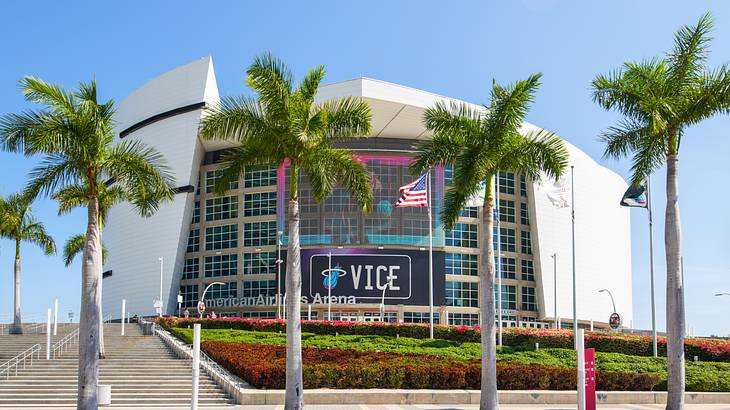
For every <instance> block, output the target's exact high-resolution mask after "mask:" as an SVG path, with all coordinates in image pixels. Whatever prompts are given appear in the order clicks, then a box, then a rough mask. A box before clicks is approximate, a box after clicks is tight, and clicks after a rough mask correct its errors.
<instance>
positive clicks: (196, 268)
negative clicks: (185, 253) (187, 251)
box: [182, 258, 200, 280]
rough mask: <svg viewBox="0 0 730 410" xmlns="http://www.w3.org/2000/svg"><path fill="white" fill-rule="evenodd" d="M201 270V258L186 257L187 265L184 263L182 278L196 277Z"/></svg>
mask: <svg viewBox="0 0 730 410" xmlns="http://www.w3.org/2000/svg"><path fill="white" fill-rule="evenodd" d="M199 272H200V259H199V258H187V259H185V265H183V274H182V280H186V279H196V278H197V277H198V273H199Z"/></svg>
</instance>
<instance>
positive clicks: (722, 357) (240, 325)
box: [161, 318, 730, 362]
mask: <svg viewBox="0 0 730 410" xmlns="http://www.w3.org/2000/svg"><path fill="white" fill-rule="evenodd" d="M193 323H200V324H201V326H202V327H203V328H205V329H238V330H250V331H261V332H285V331H286V323H285V321H283V320H275V319H241V318H221V319H202V320H200V319H178V318H162V319H161V324H162V325H163V326H164V327H166V328H168V329H169V328H171V327H177V326H180V327H187V326H189V325H192V324H193ZM302 331H303V332H308V333H314V334H329V335H334V334H336V333H339V334H343V335H344V334H346V335H381V336H394V337H395V336H396V335H400V336H403V337H412V338H419V339H422V338H428V337H429V332H428V325H426V324H419V323H378V322H338V321H316V320H312V321H306V320H305V321H302ZM434 337H436V338H437V339H447V340H454V341H460V342H477V343H478V342H479V341H480V335H479V327H478V326H446V325H439V326H435V327H434ZM503 343H504V344H505V345H506V346H512V347H517V348H526V349H532V348H534V347H535V343H540V346H541V347H555V348H564V349H572V348H573V335H572V332H571V331H570V330H554V329H524V328H508V329H505V331H504V332H503ZM585 343H586V347H589V348H590V347H592V348H595V349H596V350H597V351H599V352H612V353H624V354H628V355H634V356H651V355H652V340H651V337H650V336H638V335H627V334H614V333H606V332H589V333H586V342H585ZM657 344H658V348H659V354H660V355H662V356H666V347H667V344H666V338H664V337H660V338H659V339H658V342H657ZM695 356H697V358H698V359H699V360H702V361H714V362H730V341H728V340H721V339H686V340H685V357H686V358H687V359H688V360H693V359H694V357H695Z"/></svg>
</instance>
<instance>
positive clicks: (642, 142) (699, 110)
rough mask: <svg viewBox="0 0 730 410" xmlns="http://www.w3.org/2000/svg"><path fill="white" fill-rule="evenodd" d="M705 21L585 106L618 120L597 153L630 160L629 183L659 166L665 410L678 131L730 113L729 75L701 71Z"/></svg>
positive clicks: (676, 281)
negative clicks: (663, 177)
mask: <svg viewBox="0 0 730 410" xmlns="http://www.w3.org/2000/svg"><path fill="white" fill-rule="evenodd" d="M712 26H713V24H712V18H711V16H710V15H709V14H705V15H703V16H702V17H701V18H700V19H699V21H698V22H697V24H696V25H694V26H684V27H682V28H681V29H680V30H679V31H677V32H676V34H675V35H674V48H673V49H672V51H671V52H669V53H667V55H666V56H665V57H664V58H653V59H650V60H644V61H641V62H627V63H624V65H623V67H622V68H621V69H619V70H616V71H613V72H611V73H610V74H608V75H599V76H597V77H596V78H595V79H594V80H593V83H592V86H593V100H594V101H595V102H597V103H598V104H599V105H600V106H601V107H603V108H605V109H606V110H615V111H617V112H619V113H621V114H622V115H623V116H624V117H625V118H624V119H623V121H621V122H620V123H619V124H618V125H616V126H613V127H610V128H608V129H607V130H606V131H604V132H603V134H602V135H601V139H602V140H603V141H604V142H605V143H606V149H605V153H604V155H605V156H607V157H613V158H622V157H625V156H631V157H632V160H633V164H632V168H631V171H632V173H633V175H632V183H633V184H639V183H641V181H642V180H643V179H644V178H646V177H648V176H649V175H650V174H651V173H652V171H654V170H655V169H657V168H659V167H661V166H663V165H666V167H667V182H666V184H667V185H666V190H667V207H666V213H665V227H664V246H665V253H666V264H667V304H666V309H667V371H668V380H667V390H668V396H667V409H681V408H682V407H683V406H684V387H685V380H684V374H685V369H684V337H685V307H684V284H683V280H682V275H681V268H680V263H681V262H680V261H681V258H682V252H681V251H682V246H681V245H682V232H681V224H680V222H679V179H678V174H679V145H680V141H681V139H682V136H683V135H684V133H685V131H686V129H687V128H688V127H689V126H691V125H693V124H697V123H699V122H701V121H702V120H705V119H707V118H709V117H712V116H714V115H715V114H718V113H728V111H729V110H730V71H729V70H728V67H727V66H726V65H723V66H721V67H719V68H716V69H710V68H708V67H706V66H705V62H706V60H707V57H708V54H709V51H708V45H709V43H710V40H711V38H710V35H709V33H710V31H711V30H712Z"/></svg>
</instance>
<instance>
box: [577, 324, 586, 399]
mask: <svg viewBox="0 0 730 410" xmlns="http://www.w3.org/2000/svg"><path fill="white" fill-rule="evenodd" d="M575 340H576V341H577V344H576V345H577V352H576V354H577V357H578V363H577V365H578V366H577V367H578V386H577V387H578V410H585V408H586V363H585V360H586V357H585V351H584V349H583V329H578V331H577V332H576V339H575Z"/></svg>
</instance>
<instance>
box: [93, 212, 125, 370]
mask: <svg viewBox="0 0 730 410" xmlns="http://www.w3.org/2000/svg"><path fill="white" fill-rule="evenodd" d="M102 227H103V225H102V221H101V219H100V220H99V243H101V234H102ZM103 263H104V261H103V260H102V263H101V264H99V273H98V275H99V277H98V278H96V306H97V308H98V309H99V359H103V358H104V355H105V352H104V312H103V311H102V309H101V288H102V284H103V283H102V279H103V273H104V266H103ZM122 320H124V318H122Z"/></svg>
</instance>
